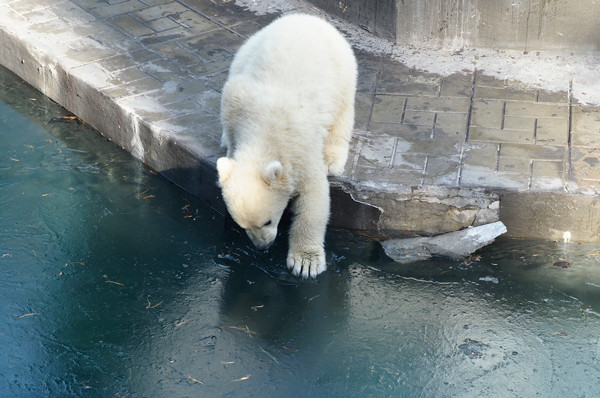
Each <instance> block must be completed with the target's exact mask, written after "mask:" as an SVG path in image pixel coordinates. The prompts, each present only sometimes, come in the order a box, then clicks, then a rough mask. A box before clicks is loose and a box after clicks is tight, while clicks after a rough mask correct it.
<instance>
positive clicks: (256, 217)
mask: <svg viewBox="0 0 600 398" xmlns="http://www.w3.org/2000/svg"><path fill="white" fill-rule="evenodd" d="M356 76H357V66H356V60H355V58H354V54H353V53H352V49H351V48H350V46H349V45H348V43H347V42H346V41H345V40H344V38H343V37H342V36H341V35H340V34H339V33H338V31H337V30H336V29H335V28H333V27H332V26H331V25H329V24H328V23H326V22H324V21H322V20H321V19H319V18H317V17H312V16H308V15H301V14H296V15H289V16H285V17H282V18H280V19H278V20H276V21H274V22H273V23H271V24H270V25H268V26H266V27H265V28H263V29H262V30H260V31H259V32H257V33H256V34H255V35H253V36H252V37H251V38H250V39H248V41H247V42H246V43H245V44H244V45H243V46H242V47H241V48H240V49H239V51H238V53H237V54H236V56H235V58H234V59H233V63H232V64H231V68H230V71H229V78H228V80H227V83H226V84H225V87H224V88H223V97H222V102H221V121H222V123H223V136H222V144H223V145H224V146H225V147H226V148H227V157H224V158H220V159H219V160H218V161H217V170H218V173H219V184H220V186H221V188H222V191H223V198H224V199H225V203H226V204H227V208H228V210H229V212H230V214H231V216H232V217H233V218H234V220H235V221H236V222H237V223H238V224H239V225H240V226H241V227H242V228H244V229H245V230H246V232H247V233H248V236H249V237H250V239H251V240H252V241H253V243H254V244H255V245H256V246H257V247H259V248H266V247H268V246H269V245H270V244H271V243H272V242H273V240H274V239H275V236H276V234H277V225H278V224H279V220H280V218H281V215H282V213H283V211H284V209H285V208H286V206H287V204H288V201H289V200H290V199H291V198H293V197H295V199H294V201H293V203H292V211H293V213H294V215H295V216H294V220H293V223H292V226H291V229H290V237H289V252H288V258H287V265H288V268H290V269H291V270H292V272H293V274H294V275H300V276H302V277H304V278H307V277H315V276H316V275H318V274H319V273H321V272H323V271H324V270H325V269H326V263H325V251H324V247H323V241H324V238H325V228H326V225H327V220H328V218H329V184H328V181H327V175H328V174H329V175H337V174H340V173H342V172H343V170H344V166H345V164H346V159H347V157H348V144H349V141H350V137H351V134H352V127H353V125H354V94H355V91H356Z"/></svg>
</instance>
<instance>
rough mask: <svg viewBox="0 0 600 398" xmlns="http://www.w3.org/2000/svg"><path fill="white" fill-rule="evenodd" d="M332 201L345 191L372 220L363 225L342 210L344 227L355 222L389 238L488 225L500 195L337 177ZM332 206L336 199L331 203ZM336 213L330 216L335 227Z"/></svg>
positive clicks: (495, 216) (496, 213)
mask: <svg viewBox="0 0 600 398" xmlns="http://www.w3.org/2000/svg"><path fill="white" fill-rule="evenodd" d="M331 186H332V198H333V199H336V198H337V197H338V196H339V194H337V195H335V194H334V193H335V192H338V191H339V192H344V193H345V194H346V195H349V196H350V198H351V199H352V201H353V202H354V203H355V204H356V205H357V206H360V208H361V209H362V210H360V213H358V214H366V212H367V210H366V209H364V208H365V207H370V208H371V210H370V211H369V212H368V214H369V215H370V217H372V218H373V220H372V221H369V222H365V221H362V220H360V219H359V217H356V216H354V215H355V214H357V213H356V212H350V211H345V212H344V213H345V214H346V217H347V216H348V215H352V216H353V217H352V218H351V219H350V220H348V219H345V220H342V222H345V223H346V224H348V223H351V222H356V223H357V226H358V225H360V227H361V228H354V229H368V230H376V231H378V232H380V233H381V232H384V234H385V235H387V236H390V237H399V236H402V237H406V236H415V235H436V234H440V233H445V232H451V231H458V230H461V229H464V228H467V227H471V226H478V225H483V224H488V223H491V222H494V221H498V219H499V207H500V203H499V196H498V194H497V193H494V192H491V191H489V190H487V189H482V188H473V189H469V188H450V187H444V186H436V187H425V186H408V185H399V184H394V185H392V184H374V183H369V182H367V183H356V182H352V181H349V180H348V179H344V178H338V179H333V180H332V181H331ZM332 201H333V203H334V207H335V204H336V203H335V202H336V200H332ZM336 216H337V214H336V213H335V212H333V213H332V220H333V222H334V224H337V223H338V218H337V217H336Z"/></svg>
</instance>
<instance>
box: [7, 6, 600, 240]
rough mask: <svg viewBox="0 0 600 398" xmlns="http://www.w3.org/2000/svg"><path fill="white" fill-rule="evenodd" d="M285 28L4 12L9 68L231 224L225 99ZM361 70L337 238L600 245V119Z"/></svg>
mask: <svg viewBox="0 0 600 398" xmlns="http://www.w3.org/2000/svg"><path fill="white" fill-rule="evenodd" d="M302 10H303V11H306V10H308V11H310V12H312V13H315V14H319V15H322V16H323V17H324V18H329V17H328V16H327V15H326V14H325V13H323V12H321V11H319V10H317V9H315V8H314V7H306V9H302ZM276 17H277V13H273V14H267V15H262V16H259V15H255V14H254V13H252V12H250V11H247V10H245V9H243V8H242V7H239V6H236V5H235V4H234V2H233V1H227V0H224V1H222V0H219V1H210V0H176V1H169V0H0V43H2V45H1V46H0V64H2V65H4V66H5V67H7V68H9V69H11V70H12V71H13V72H15V73H16V74H18V75H19V76H21V77H22V78H23V79H24V80H26V81H28V82H29V83H30V84H32V85H33V86H34V87H36V88H37V89H39V90H40V91H42V92H43V93H44V94H46V95H48V96H49V97H50V98H52V99H54V100H55V101H57V102H58V103H59V104H61V105H63V106H64V107H65V108H67V109H68V110H70V111H71V112H73V113H74V114H76V115H77V116H79V117H80V118H81V119H83V120H84V121H86V123H88V124H90V125H92V126H94V127H95V128H96V129H98V130H99V131H100V132H101V133H102V134H104V135H105V136H106V137H108V138H109V139H111V140H113V141H115V142H116V143H118V144H119V145H121V146H122V147H123V148H124V149H126V150H128V151H130V152H131V153H132V154H133V155H134V156H136V157H138V158H139V159H141V160H142V161H144V162H145V163H146V164H147V165H148V166H149V167H151V168H153V169H155V170H157V171H159V172H160V173H162V174H163V175H164V176H165V177H167V178H169V179H171V180H173V181H174V182H176V183H178V184H179V185H181V186H183V187H184V188H186V189H188V190H190V191H191V192H193V193H195V194H196V195H198V196H200V197H201V198H203V199H205V200H206V201H208V202H209V203H211V204H212V205H213V206H214V207H215V208H217V209H218V210H220V211H224V208H223V204H222V202H221V201H220V199H219V195H220V193H219V190H218V188H217V187H216V185H215V171H214V163H215V161H216V159H217V158H218V157H219V156H220V155H222V153H223V150H222V149H221V148H220V147H219V139H220V134H221V128H220V122H219V117H218V115H219V102H220V90H221V87H222V85H223V83H224V82H225V80H226V77H227V69H228V67H229V63H230V62H231V60H232V57H233V55H234V54H235V52H236V50H237V49H238V48H239V46H240V45H241V44H242V43H243V41H244V39H245V38H246V37H248V36H249V35H251V34H252V33H254V32H256V31H257V30H258V29H260V28H261V27H262V26H264V25H266V24H268V23H269V22H270V21H272V20H273V19H274V18H276ZM333 23H334V24H335V23H337V22H336V21H335V20H333ZM340 27H342V25H340ZM357 58H358V61H359V87H358V94H357V101H356V115H357V117H356V131H355V134H354V139H353V142H352V149H351V154H350V157H349V161H348V163H347V165H346V172H345V174H344V175H343V176H342V177H340V178H338V179H335V180H332V220H331V224H332V225H333V226H337V227H348V228H360V229H368V230H378V231H380V232H382V231H383V232H386V231H392V232H391V234H394V233H402V232H406V231H412V232H418V233H425V234H436V233H441V232H447V231H453V230H458V229H461V228H464V227H467V226H470V225H479V224H484V223H488V222H492V221H496V220H498V219H501V220H502V221H503V222H504V223H505V224H506V226H507V228H508V234H509V235H512V236H518V237H534V238H546V239H562V237H563V233H564V232H565V231H570V233H571V235H572V239H573V240H574V241H595V242H599V241H600V201H599V200H598V198H597V195H598V192H599V191H600V168H598V167H596V166H597V164H598V163H599V157H600V108H599V107H595V106H584V105H580V104H578V103H577V102H576V101H574V100H573V99H572V96H571V95H570V93H569V92H559V93H556V92H548V91H545V90H541V89H534V88H531V87H527V86H524V85H522V84H519V83H516V82H511V81H506V80H500V79H497V78H491V77H488V76H486V75H485V73H484V72H482V71H477V70H472V71H466V72H464V73H459V74H453V75H450V76H441V75H436V74H431V73H425V72H422V71H418V70H414V69H410V68H408V67H406V66H404V65H402V64H401V63H399V62H397V61H394V60H392V59H390V58H389V57H386V56H380V55H375V54H372V53H369V52H365V51H357Z"/></svg>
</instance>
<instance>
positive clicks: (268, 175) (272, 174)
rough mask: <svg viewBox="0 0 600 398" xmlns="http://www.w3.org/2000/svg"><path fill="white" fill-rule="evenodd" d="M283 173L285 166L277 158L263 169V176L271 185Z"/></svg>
mask: <svg viewBox="0 0 600 398" xmlns="http://www.w3.org/2000/svg"><path fill="white" fill-rule="evenodd" d="M282 174H283V166H282V165H281V163H279V162H278V161H277V160H273V161H271V162H269V163H268V164H267V165H266V166H265V169H264V170H263V178H264V179H265V181H266V182H267V184H269V185H271V184H272V183H274V182H275V181H277V180H279V178H280V177H281V175H282Z"/></svg>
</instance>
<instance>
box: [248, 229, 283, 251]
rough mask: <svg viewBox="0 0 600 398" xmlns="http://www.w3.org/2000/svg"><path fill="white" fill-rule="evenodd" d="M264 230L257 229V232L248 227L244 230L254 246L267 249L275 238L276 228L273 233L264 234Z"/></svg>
mask: <svg viewBox="0 0 600 398" xmlns="http://www.w3.org/2000/svg"><path fill="white" fill-rule="evenodd" d="M261 232H263V233H261ZM264 232H266V231H258V233H256V232H253V231H252V230H250V229H247V230H246V234H247V235H248V237H249V238H250V240H251V241H252V243H253V244H254V246H256V248H257V249H260V250H267V249H268V248H269V247H271V245H272V244H273V241H274V240H275V236H276V235H277V230H275V233H266V234H265V233H264Z"/></svg>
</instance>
